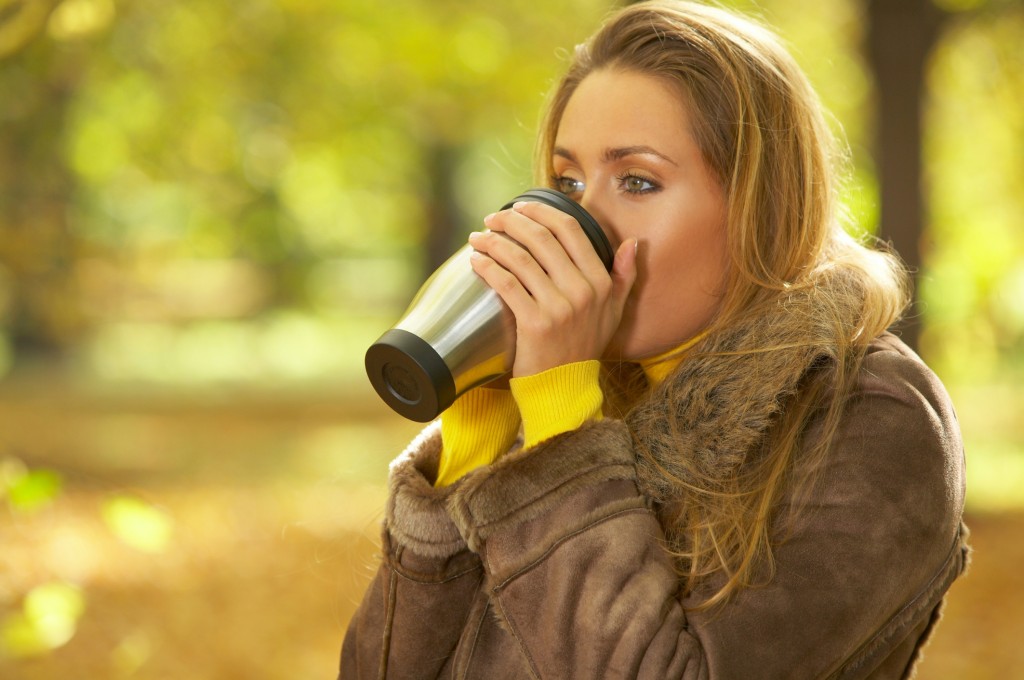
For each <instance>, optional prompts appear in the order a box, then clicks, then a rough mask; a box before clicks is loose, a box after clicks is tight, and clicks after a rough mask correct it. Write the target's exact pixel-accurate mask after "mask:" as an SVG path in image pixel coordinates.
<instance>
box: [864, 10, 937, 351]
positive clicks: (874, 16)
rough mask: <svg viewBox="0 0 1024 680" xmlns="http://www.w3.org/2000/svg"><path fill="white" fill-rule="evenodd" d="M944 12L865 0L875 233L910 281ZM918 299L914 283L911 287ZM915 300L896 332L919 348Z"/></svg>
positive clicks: (918, 241) (916, 269)
mask: <svg viewBox="0 0 1024 680" xmlns="http://www.w3.org/2000/svg"><path fill="white" fill-rule="evenodd" d="M944 18H945V14H944V13H943V12H942V10H940V9H939V8H938V7H937V6H936V5H935V3H934V2H933V0H868V2H867V19H868V30H867V33H868V41H867V43H868V55H869V56H870V61H871V70H872V74H873V75H874V79H875V92H876V95H875V98H876V102H877V104H876V117H875V143H874V153H875V158H876V167H877V168H878V184H879V186H880V187H881V192H880V193H881V196H880V202H881V223H880V225H879V236H880V237H881V238H882V239H883V240H885V241H887V242H889V243H890V244H892V246H893V247H894V249H895V250H896V252H897V253H899V254H900V256H901V257H902V258H903V260H904V262H906V264H907V266H908V267H909V268H910V270H911V272H912V273H913V275H914V277H915V279H917V278H918V275H919V273H920V270H921V262H922V249H923V247H924V244H923V234H924V225H925V219H926V218H925V200H924V198H925V195H924V190H923V187H922V173H921V165H922V160H923V159H922V155H921V149H922V142H923V121H922V105H923V102H924V94H925V82H926V81H925V72H926V65H927V63H928V58H929V56H930V54H931V51H932V47H933V46H934V45H935V42H936V40H937V39H938V37H939V33H940V30H941V28H942V24H943V19H944ZM914 289H915V292H914V294H915V299H916V298H917V296H918V293H917V289H918V286H917V285H915V287H914ZM920 314H921V313H920V309H919V308H918V306H917V305H916V304H914V305H913V306H912V307H911V310H910V312H909V314H908V315H907V316H906V318H905V319H904V320H903V321H901V322H900V324H899V326H898V332H899V333H900V335H901V336H902V337H903V340H904V341H905V342H906V343H907V344H908V345H910V346H911V347H913V348H915V349H916V348H917V346H918V336H919V335H920V327H921V318H920Z"/></svg>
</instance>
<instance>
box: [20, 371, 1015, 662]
mask: <svg viewBox="0 0 1024 680" xmlns="http://www.w3.org/2000/svg"><path fill="white" fill-rule="evenodd" d="M418 429H419V426H418V425H416V424H414V423H406V422H404V421H401V420H400V419H398V418H397V417H395V416H393V415H392V414H390V413H388V412H386V411H385V410H383V409H382V408H381V407H379V406H378V404H377V402H376V400H375V398H371V395H367V394H365V393H359V394H355V395H353V394H348V395H346V396H344V397H339V396H337V395H335V396H320V397H317V398H310V397H309V396H308V395H294V396H289V395H281V394H274V395H253V394H249V395H246V396H239V395H238V394H236V393H228V392H224V393H207V394H204V395H196V394H191V393H190V394H180V395H176V396H175V395H167V394H156V395H154V394H148V395H147V394H140V393H138V392H136V391H132V392H107V393H95V392H88V393H86V392H82V391H76V390H74V389H58V390H54V389H52V388H43V387H42V386H35V387H32V386H28V387H26V386H24V385H21V386H17V387H16V388H10V387H9V388H7V389H5V390H0V478H2V477H3V476H4V475H6V476H7V478H8V480H9V479H10V478H11V477H12V475H13V476H17V475H18V474H22V475H23V474H24V472H25V470H31V469H41V468H43V469H51V470H54V471H56V472H57V473H59V475H60V478H61V479H62V481H63V486H62V489H61V491H60V493H59V494H57V496H56V497H55V499H54V500H53V501H52V502H51V503H49V504H42V505H41V506H40V507H38V508H37V509H35V510H32V511H26V510H17V509H16V508H12V507H6V506H5V504H4V502H3V501H2V500H0V546H2V550H0V632H2V633H3V635H0V678H4V679H10V680H43V679H46V680H50V679H52V678H55V677H69V678H70V677H74V678H89V679H93V678H95V679H107V678H110V679H117V678H139V679H145V680H164V679H166V680H178V679H183V678H188V679H189V680H229V679H233V678H246V679H250V680H263V679H266V680H272V679H273V680H277V679H281V680H285V679H288V680H292V679H296V678H298V679H304V678H329V677H333V675H334V673H335V668H336V663H337V655H338V650H339V647H340V644H341V640H342V637H343V635H344V630H345V626H346V624H347V622H348V620H349V618H350V617H351V615H352V613H353V611H354V610H355V606H356V604H357V602H358V601H359V598H360V596H361V593H362V591H363V589H364V588H365V586H366V583H367V582H368V580H369V578H370V574H371V573H372V570H373V568H374V563H375V551H376V542H377V532H378V525H379V520H380V513H381V507H382V502H383V497H384V495H383V494H384V492H383V486H382V482H383V479H384V475H385V474H386V469H387V463H388V461H389V460H390V458H392V457H393V455H394V454H395V453H396V452H397V451H398V450H400V449H401V447H402V446H403V445H404V444H405V443H406V442H407V441H408V440H409V439H410V438H411V437H412V436H413V435H414V434H415V433H416V431H417V430H418ZM4 471H6V472H4ZM7 505H9V504H7ZM124 508H128V510H127V511H126V514H125V513H121V514H119V510H118V509H124ZM122 515H123V517H122ZM119 518H120V519H119ZM968 522H969V524H970V526H971V529H972V532H973V533H972V543H973V545H974V549H975V552H974V559H973V564H972V567H971V570H970V573H969V575H968V576H967V577H966V578H964V579H962V580H961V581H959V582H957V583H956V584H955V585H954V586H953V589H952V591H951V592H950V595H949V598H948V605H947V608H946V615H945V619H944V620H943V622H942V623H941V625H940V627H939V628H938V630H937V632H936V634H935V637H934V639H933V641H932V643H931V644H930V645H929V647H928V649H927V650H926V654H925V658H924V662H923V664H922V665H921V667H920V671H919V673H918V676H917V677H918V678H919V679H920V680H942V679H946V678H957V679H961V680H963V679H966V680H971V679H978V680H981V679H987V678H993V679H994V678H999V679H1004V678H1012V677H1024V645H1021V644H1020V642H1019V641H1020V640H1021V639H1024V588H1022V586H1024V577H1022V576H1021V573H1022V572H1021V569H1020V565H1021V564H1022V563H1024V542H1022V541H1020V540H1019V537H1020V536H1022V535H1024V514H1015V513H1002V514H974V515H970V516H969V518H968ZM133 523H134V524H133ZM133 527H135V528H134V529H133ZM133 531H134V533H133ZM140 535H141V536H143V537H145V536H149V537H153V536H156V537H157V538H158V539H159V540H150V541H149V542H147V541H146V540H141V541H140V540H136V539H138V538H139V536H140ZM133 537H134V538H133ZM49 583H57V584H70V585H71V586H73V587H74V588H75V589H76V590H75V592H78V593H80V599H81V602H82V603H84V609H82V611H81V614H80V616H78V615H76V616H75V617H74V618H73V624H74V625H73V627H72V629H71V630H70V631H66V632H67V633H68V634H69V635H71V637H70V639H68V640H67V641H66V643H64V644H62V645H59V646H57V647H56V648H55V649H52V650H50V651H46V652H40V653H37V654H35V655H26V654H27V650H26V649H24V648H23V647H19V646H18V644H16V643H17V639H18V638H17V636H15V635H14V634H13V633H12V631H16V630H17V625H18V622H19V621H22V622H23V621H24V620H25V618H26V614H25V595H26V594H27V593H29V592H30V591H31V590H32V589H33V588H36V587H37V586H40V585H42V584H49ZM12 640H13V641H14V642H12ZM19 652H20V653H19Z"/></svg>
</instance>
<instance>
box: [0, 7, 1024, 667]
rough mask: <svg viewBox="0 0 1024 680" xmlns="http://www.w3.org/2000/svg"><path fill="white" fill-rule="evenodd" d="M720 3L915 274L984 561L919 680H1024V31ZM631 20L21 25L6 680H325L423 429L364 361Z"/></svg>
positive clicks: (1012, 19)
mask: <svg viewBox="0 0 1024 680" xmlns="http://www.w3.org/2000/svg"><path fill="white" fill-rule="evenodd" d="M725 4H727V5H732V6H737V7H740V8H741V9H744V10H748V11H752V12H754V13H756V14H757V15H759V16H762V17H763V18H764V19H765V20H766V21H767V22H769V23H770V24H772V25H774V26H775V27H776V28H777V29H778V30H779V32H780V33H781V34H782V35H783V37H784V38H785V39H786V40H787V41H788V43H789V44H790V45H791V46H792V48H793V51H794V53H795V55H796V56H797V58H798V60H799V61H800V62H801V63H802V64H803V66H804V67H805V68H806V70H807V71H808V73H809V74H810V76H811V78H812V80H813V81H814V83H815V85H816V87H817V88H818V89H819V91H820V93H821V96H822V99H823V100H824V102H825V104H826V106H827V107H828V108H829V109H830V111H831V112H832V113H833V114H834V117H835V123H836V127H837V129H839V128H841V129H842V130H844V133H845V136H846V139H847V140H848V142H849V145H850V149H851V153H852V158H853V170H852V173H851V178H850V182H849V185H848V187H847V189H846V191H845V198H846V200H847V202H848V204H849V206H850V211H851V214H852V215H853V217H854V220H855V223H854V226H853V227H852V228H854V229H856V230H861V231H867V232H875V233H880V234H881V236H882V237H883V238H886V239H887V240H892V241H893V242H894V243H896V244H897V245H898V247H900V248H901V251H902V252H903V255H904V256H905V257H906V258H907V259H908V261H911V262H913V263H917V264H918V266H919V289H918V290H919V300H918V302H917V303H916V305H915V307H914V310H913V315H912V323H911V324H910V325H909V326H908V330H907V331H906V332H907V333H908V334H909V335H910V336H911V337H912V338H914V339H915V340H916V342H917V345H918V347H919V349H920V352H921V354H922V355H923V356H924V357H925V359H926V360H928V361H929V363H930V364H931V365H932V366H933V367H934V368H935V369H936V371H937V372H938V373H939V375H940V376H941V377H942V378H943V379H944V380H945V381H946V383H947V385H948V386H949V389H950V391H951V392H952V394H953V397H954V401H955V403H956V405H957V409H958V413H959V416H960V419H961V423H962V427H963V431H964V435H965V439H966V442H967V456H968V470H969V495H968V503H969V506H968V512H969V521H970V524H971V526H972V529H973V531H974V543H975V548H976V552H975V558H974V565H973V567H972V571H971V573H970V575H969V576H968V577H967V578H966V579H964V580H962V581H961V582H959V583H957V584H956V585H955V586H954V588H953V591H952V594H951V597H950V599H949V604H948V607H947V617H946V620H945V622H944V623H943V624H942V626H941V627H940V629H939V631H938V634H937V635H936V637H935V639H934V641H933V643H932V645H931V646H930V647H929V649H928V650H927V655H926V659H925V663H924V664H923V667H922V668H921V671H920V673H919V676H918V677H919V678H922V679H924V680H932V679H940V678H1000V679H1003V678H1012V677H1024V647H1022V646H1021V645H1020V640H1021V639H1024V578H1022V576H1021V570H1020V568H1019V565H1020V564H1021V563H1022V561H1024V546H1022V543H1024V541H1022V540H1021V538H1022V536H1024V417H1022V416H1024V408H1022V406H1024V386H1022V383H1021V377H1022V376H1024V230H1022V228H1021V223H1022V221H1024V49H1022V44H1024V7H1022V6H1021V4H1020V3H1019V2H1015V1H1011V0H817V1H816V2H813V3H809V2H806V1H805V0H760V1H759V2H756V3H754V2H747V1H740V0H736V1H734V2H727V3H725ZM613 5H614V3H613V2H611V0H552V1H551V2H544V3H536V2H528V1H527V0H497V1H496V2H490V3H466V2H457V1H456V0H394V1H393V2H388V3H386V4H378V3H370V2H355V0H334V1H330V0H247V1H246V2H232V1H229V0H0V678H4V679H5V680H6V679H12V680H15V679H17V680H28V679H32V680H35V679H43V678H47V679H49V678H54V677H74V678H90V679H91V678H145V679H165V678H166V679H178V678H189V679H190V680H206V679H210V680H221V679H226V678H267V679H271V678H273V679H277V678H281V679H285V678H288V679H292V678H325V677H333V672H334V668H335V663H336V662H335V659H336V657H337V653H338V648H339V646H340V642H341V639H342V636H343V632H344V629H345V625H346V623H347V621H348V619H349V617H350V616H351V614H352V611H353V609H354V607H355V604H356V603H357V602H358V599H359V597H360V594H361V592H362V589H363V588H364V586H365V584H366V582H367V580H368V578H369V576H370V574H371V572H372V569H373V564H374V550H375V543H376V541H377V531H378V523H379V520H380V516H381V506H382V501H383V497H384V490H383V483H384V478H385V474H386V467H387V462H388V461H389V460H390V459H391V458H392V457H393V456H394V455H395V454H396V453H397V452H398V451H399V450H400V449H401V448H402V447H403V446H404V444H405V443H406V442H407V440H408V439H409V438H410V437H412V436H413V435H414V434H415V432H416V431H417V429H418V426H416V425H415V424H412V423H408V422H405V421H403V420H401V419H400V418H398V416H396V415H394V414H392V413H390V412H388V411H386V409H385V408H384V407H383V406H382V405H381V404H379V403H378V400H377V398H376V397H375V396H374V395H373V394H372V393H371V392H370V390H369V388H368V386H367V384H366V380H365V377H364V374H363V369H362V355H363V352H364V350H365V348H366V346H367V345H368V344H369V343H370V342H372V341H373V340H374V339H375V338H376V337H377V336H378V335H379V334H380V333H381V332H382V331H383V330H384V329H386V328H387V327H389V326H390V325H391V323H392V322H393V321H394V320H395V319H396V317H397V315H398V314H399V313H400V312H401V310H402V309H403V307H404V305H405V304H406V302H407V301H408V300H409V298H410V296H411V294H412V292H413V291H414V289H415V288H416V287H417V286H418V284H419V283H420V282H421V281H422V279H423V278H424V277H425V275H426V274H427V273H428V272H429V271H430V270H431V269H432V267H433V265H434V264H436V263H437V262H438V261H440V260H441V259H443V258H444V256H446V255H447V254H448V253H449V252H451V251H452V250H453V249H454V248H455V247H456V246H457V245H458V244H459V243H461V242H462V240H463V239H464V238H465V234H466V233H467V232H468V231H469V230H471V229H473V228H476V227H477V226H478V224H479V220H480V217H481V216H482V215H485V214H486V213H488V212H491V211H492V210H493V209H494V208H495V207H497V206H499V205H500V204H501V203H503V202H504V201H505V200H506V199H508V198H509V197H511V196H513V195H515V194H516V193H518V192H519V191H520V190H522V189H523V188H526V187H527V186H529V185H530V184H531V170H530V159H531V152H532V143H533V135H534V132H535V129H536V124H537V118H538V112H539V110H540V108H541V106H542V104H543V101H544V97H545V94H546V93H547V91H548V90H549V88H550V86H551V85H552V83H553V79H554V78H555V77H556V76H557V74H558V73H559V71H560V69H561V68H562V66H563V64H564V62H565V56H566V54H567V53H568V50H570V49H571V48H572V46H573V45H575V44H576V43H578V42H580V41H582V40H583V39H584V38H585V37H586V36H587V35H588V34H589V33H590V32H591V31H592V30H593V28H594V27H595V26H596V25H597V23H598V22H599V20H600V19H601V18H602V17H603V16H604V15H605V14H606V13H607V12H608V11H609V9H611V8H612V7H613ZM887 36H888V37H887ZM894 36H895V40H894V39H893V38H894ZM894 45H895V47H894ZM904 67H906V68H904ZM901 69H903V70H902V71H901ZM904 71H905V72H904ZM901 74H902V75H901ZM892 77H895V78H896V79H895V80H893V79H892ZM886 78H889V80H886ZM899 78H904V79H905V80H904V81H900V80H899ZM901 82H903V83H904V84H902V85H901ZM907 82H909V83H911V84H912V86H907V85H905V83H907ZM915 83H916V85H913V84H915ZM915 88H916V89H915ZM886 92H888V93H889V94H888V95H886ZM908 101H909V103H910V107H909V109H908V107H907V106H906V103H907V102H908ZM900 102H903V109H902V110H903V111H904V113H903V114H901V113H900V110H901V109H900ZM894 103H895V106H894V105H893V104H894ZM908 110H909V111H910V112H911V113H912V115H911V117H910V119H907V118H906V111H908ZM900 116H903V119H901V120H903V122H902V123H901V122H899V121H897V120H896V119H897V118H900ZM890 117H892V119H893V120H889V118H890ZM887 151H888V154H889V155H888V156H887V155H886V153H887ZM893 152H896V153H895V156H894V154H893ZM887 159H888V160H887ZM900 159H902V160H903V161H906V160H910V161H911V162H910V163H909V164H907V163H904V166H901V165H900ZM918 159H920V164H919V165H918V164H916V161H917V160H918ZM886 168H893V169H892V170H891V171H887V170H885V169H886ZM883 175H884V178H883ZM908 182H909V184H908ZM908 186H909V187H910V189H909V190H908V189H907V188H906V187H908ZM918 186H920V187H921V191H920V193H918V192H917V191H916V187H918ZM890 187H896V188H897V189H898V190H897V191H895V192H894V191H893V190H891V189H889V188H890ZM901 187H902V188H901ZM918 196H920V199H921V200H920V201H919V205H918V204H917V203H915V201H917V197H918ZM894 216H895V217H896V218H899V219H897V220H895V221H894V219H893V218H894ZM887 219H888V222H887ZM887 224H888V226H886V225H887ZM907 244H909V245H907Z"/></svg>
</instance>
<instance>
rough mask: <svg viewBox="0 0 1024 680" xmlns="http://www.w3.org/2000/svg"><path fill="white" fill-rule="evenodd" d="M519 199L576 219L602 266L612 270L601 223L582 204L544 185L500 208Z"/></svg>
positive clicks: (613, 256) (610, 245)
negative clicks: (546, 206)
mask: <svg viewBox="0 0 1024 680" xmlns="http://www.w3.org/2000/svg"><path fill="white" fill-rule="evenodd" d="M520 201H534V202H536V203H544V204H545V205H550V206H551V207H552V208H558V209H559V210H561V211H562V212H564V213H565V214H567V215H571V216H572V217H574V218H576V221H577V222H579V223H580V226H581V227H583V233H585V234H586V235H587V238H588V239H590V243H591V244H592V245H593V246H594V250H596V251H597V255H598V257H600V258H601V262H603V263H604V268H605V269H607V270H608V271H611V270H612V262H613V261H614V260H615V252H614V251H613V250H612V244H611V243H609V242H608V237H607V236H605V233H604V230H603V229H601V225H599V224H598V223H597V220H595V219H594V218H593V217H592V216H591V214H590V213H588V212H587V211H586V210H584V209H583V206H582V205H580V204H579V203H577V202H576V201H574V200H572V199H571V198H569V197H568V196H566V195H565V194H563V193H562V192H561V191H556V190H554V189H548V188H546V187H539V188H536V189H530V190H528V191H524V192H523V193H521V194H519V195H518V196H516V197H515V198H513V199H512V200H511V201H509V202H508V203H506V204H505V205H503V206H502V207H501V209H502V210H507V209H508V208H511V207H512V206H513V205H514V204H516V203H518V202H520Z"/></svg>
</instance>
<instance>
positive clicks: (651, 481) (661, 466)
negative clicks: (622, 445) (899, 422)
mask: <svg viewBox="0 0 1024 680" xmlns="http://www.w3.org/2000/svg"><path fill="white" fill-rule="evenodd" d="M835 285H838V283H837V282H836V281H834V280H829V278H828V277H825V278H824V281H823V283H822V284H821V285H819V286H816V287H809V288H806V289H802V290H794V291H791V292H789V293H787V294H786V295H785V296H783V297H782V298H781V299H779V300H778V301H777V302H776V303H775V304H774V305H771V306H770V307H769V308H768V309H767V310H766V311H765V312H764V313H762V314H759V315H755V316H752V317H751V318H749V319H747V320H746V321H745V322H744V323H742V324H740V325H737V326H735V327H733V328H731V329H728V330H727V331H725V332H720V333H715V334H711V335H708V336H706V337H704V338H702V339H701V340H700V341H699V342H698V343H696V344H695V345H694V346H693V347H692V349H691V350H690V351H689V352H688V353H687V356H686V358H685V359H684V360H683V361H682V362H681V363H680V365H679V366H678V367H677V368H676V369H675V370H674V371H673V372H672V373H671V374H670V375H669V376H668V377H667V378H666V379H665V380H664V381H663V382H662V384H661V385H659V386H658V387H656V388H655V389H654V390H653V391H652V392H651V394H650V395H649V396H648V397H647V398H645V399H644V400H643V401H642V402H641V403H639V404H637V405H636V406H634V407H633V409H632V410H631V411H630V412H629V414H628V415H627V416H626V422H627V424H628V426H629V429H630V431H631V432H644V433H653V436H650V437H645V438H644V440H643V441H642V442H640V441H635V442H634V446H635V448H636V450H637V454H638V456H637V458H638V460H637V475H638V480H639V483H640V486H641V489H642V490H643V492H644V493H645V494H646V495H647V496H648V497H649V498H651V499H652V500H653V501H655V503H658V504H665V503H670V502H672V501H676V500H679V499H680V498H681V497H683V496H684V495H685V493H684V491H685V488H686V487H687V486H690V485H694V486H697V487H698V488H707V487H708V485H709V484H714V482H715V481H717V480H722V479H725V478H726V477H727V476H729V475H730V474H732V473H734V472H735V471H736V470H737V469H738V468H739V466H740V465H742V464H743V463H744V461H746V460H747V458H748V457H749V456H750V455H751V452H754V451H756V450H757V449H758V448H759V447H760V446H762V445H763V443H764V442H765V439H766V436H767V434H768V430H769V428H770V427H771V425H772V424H773V422H774V421H775V420H776V419H777V418H778V416H779V414H780V412H781V410H782V409H783V407H784V405H785V403H786V401H787V400H788V399H789V398H790V397H792V396H793V395H794V394H795V393H796V392H797V390H798V388H799V385H800V381H801V378H802V377H803V376H804V375H805V374H806V373H807V371H808V370H809V369H810V368H811V367H812V366H819V367H825V366H828V365H829V364H831V362H830V361H829V359H831V358H835V356H836V351H837V350H836V345H835V342H834V337H835V334H836V329H835V326H834V322H832V323H830V320H831V319H836V318H840V319H844V320H847V323H846V324H844V325H845V326H846V327H845V328H844V330H843V332H849V333H850V334H851V336H852V334H853V333H854V329H855V327H856V320H857V319H858V318H859V314H858V313H857V312H858V311H859V310H854V309H846V310H844V309H839V308H837V302H836V301H837V300H842V299H850V296H848V295H847V296H843V295H834V294H833V293H834V292H835V291H834V290H833V286H835Z"/></svg>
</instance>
